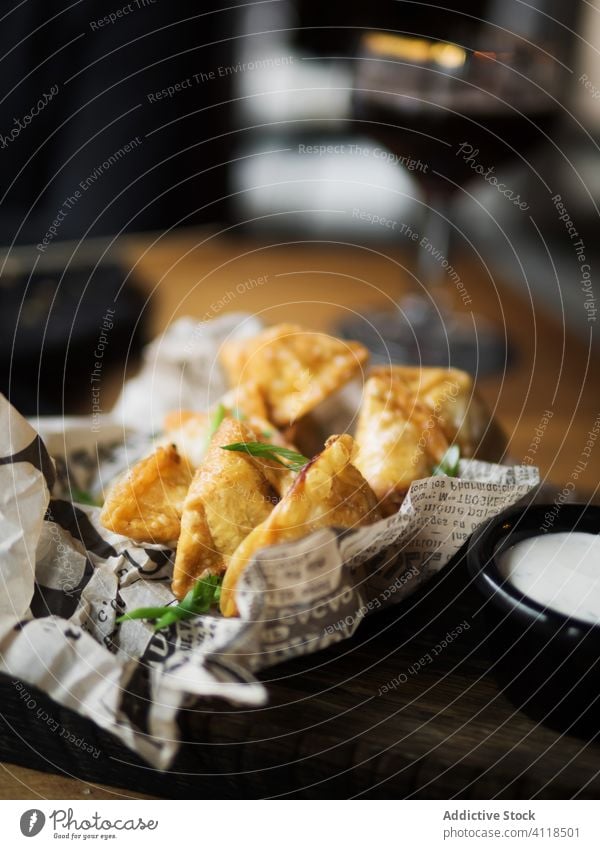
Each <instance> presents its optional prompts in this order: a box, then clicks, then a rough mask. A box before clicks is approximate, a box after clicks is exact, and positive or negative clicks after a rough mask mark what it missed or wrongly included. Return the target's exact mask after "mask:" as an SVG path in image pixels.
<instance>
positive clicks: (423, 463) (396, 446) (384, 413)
mask: <svg viewBox="0 0 600 849" xmlns="http://www.w3.org/2000/svg"><path fill="white" fill-rule="evenodd" d="M356 442H357V444H358V448H359V450H358V454H357V456H356V460H355V465H356V467H357V469H359V470H360V472H361V473H362V474H363V475H364V477H365V479H366V480H367V481H368V482H369V484H370V486H371V488H372V489H373V492H374V493H375V495H376V496H377V498H378V499H379V501H380V503H381V508H382V510H383V512H384V514H385V515H389V514H391V513H393V512H395V511H396V510H397V509H398V507H399V506H400V504H401V503H402V501H403V499H404V496H405V495H406V491H407V490H408V488H409V486H410V484H411V483H412V481H413V480H417V479H419V478H426V477H429V475H430V474H431V469H432V467H433V466H434V465H435V464H436V463H439V461H440V460H441V459H442V457H443V456H444V453H445V451H446V450H447V448H448V440H447V438H446V435H445V433H444V431H443V430H442V429H441V428H440V427H439V425H438V424H436V422H435V420H434V419H433V417H432V415H431V412H430V410H429V408H428V407H426V406H425V405H424V404H422V403H421V402H420V401H418V400H416V399H415V398H414V396H412V395H411V393H410V392H409V391H408V390H407V388H406V386H405V385H404V384H403V383H402V382H401V381H399V380H398V379H397V378H395V377H394V376H393V375H391V374H390V373H389V372H388V373H387V374H386V375H385V376H384V375H381V376H380V375H379V374H375V375H373V376H372V377H370V378H369V379H368V380H367V382H366V383H365V387H364V391H363V400H362V404H361V407H360V412H359V416H358V423H357V427H356Z"/></svg>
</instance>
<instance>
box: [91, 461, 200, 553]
mask: <svg viewBox="0 0 600 849" xmlns="http://www.w3.org/2000/svg"><path fill="white" fill-rule="evenodd" d="M191 480H192V470H191V469H190V467H189V465H188V463H187V462H186V461H185V460H184V459H183V458H182V457H181V455H180V454H179V453H178V451H177V449H176V448H175V446H174V445H168V446H161V447H159V448H157V449H156V451H155V452H154V454H151V455H150V457H146V458H144V459H143V460H140V462H139V463H136V465H135V466H134V467H133V468H132V469H131V470H130V471H129V472H128V473H127V474H126V475H125V476H124V477H122V478H121V479H120V480H118V481H117V482H116V483H115V484H114V486H113V487H112V488H111V489H110V490H109V492H108V495H107V497H106V501H105V503H104V507H103V508H102V512H101V513H100V522H101V523H102V525H103V526H104V527H105V528H107V529H108V530H109V531H114V532H115V533H117V534H122V535H123V536H126V537H130V539H133V540H135V541H136V542H156V543H162V544H165V545H169V544H171V543H173V542H174V541H175V540H176V539H177V538H178V536H179V530H180V523H181V513H182V510H183V502H184V499H185V496H186V493H187V491H188V488H189V485H190V482H191Z"/></svg>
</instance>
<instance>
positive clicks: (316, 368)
mask: <svg viewBox="0 0 600 849" xmlns="http://www.w3.org/2000/svg"><path fill="white" fill-rule="evenodd" d="M220 358H221V362H222V364H223V367H224V368H225V371H226V373H227V376H228V378H229V382H230V384H231V385H232V386H233V387H236V386H238V385H240V384H242V385H243V384H244V383H246V382H248V381H253V382H254V383H255V384H257V385H258V387H259V388H260V390H261V392H262V394H263V396H264V399H265V401H266V404H267V410H268V416H267V418H269V419H270V420H271V421H273V422H274V423H275V424H276V425H277V426H278V427H288V426H289V425H290V424H292V423H293V422H294V421H296V419H299V418H301V417H302V416H303V415H304V414H305V413H307V412H309V410H312V409H313V408H314V407H315V406H316V405H317V404H319V402H320V401H322V400H323V399H324V398H326V397H327V396H328V395H331V394H332V393H333V392H335V391H336V390H338V389H340V388H341V387H342V386H343V385H344V384H345V383H347V382H348V381H349V380H351V379H352V378H353V377H354V376H355V375H356V374H357V373H359V372H360V371H361V369H362V367H363V366H364V364H365V363H366V361H367V359H368V352H367V349H366V348H365V347H364V346H363V345H361V344H360V343H359V342H347V341H343V340H340V339H335V338H334V337H332V336H328V335H327V334H326V333H320V332H316V331H311V330H306V329H305V328H303V327H300V326H299V325H297V324H278V325H276V326H274V327H270V328H268V329H267V330H264V331H263V332H262V333H260V334H259V335H258V336H255V337H253V338H252V339H244V340H240V341H237V340H236V341H229V342H227V343H226V344H225V345H223V347H222V349H221V351H220Z"/></svg>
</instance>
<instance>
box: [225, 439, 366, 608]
mask: <svg viewBox="0 0 600 849" xmlns="http://www.w3.org/2000/svg"><path fill="white" fill-rule="evenodd" d="M355 450H356V449H355V443H354V440H353V439H352V437H351V436H349V435H348V434H343V435H342V436H331V437H330V438H329V439H328V440H327V443H326V445H325V448H324V449H323V451H322V452H321V453H320V454H318V455H317V456H316V457H315V458H314V459H313V460H311V461H310V463H308V464H307V465H306V466H305V467H304V468H303V469H302V471H301V472H300V473H299V474H298V476H297V477H296V479H295V480H294V483H293V484H292V486H291V487H290V488H289V490H288V491H287V492H286V494H285V495H284V496H283V498H282V500H281V501H280V502H279V504H278V505H277V506H276V507H275V509H274V510H273V512H272V513H270V515H269V516H268V518H267V519H266V520H265V521H264V522H263V523H262V524H260V525H258V526H257V527H256V528H255V529H254V530H253V531H252V533H250V534H249V535H248V536H247V537H246V539H245V540H244V541H243V542H242V543H241V544H240V546H239V547H238V548H237V549H236V551H235V553H234V554H233V556H232V557H231V559H230V561H229V564H228V566H227V571H226V573H225V577H224V579H223V586H222V588H221V611H222V613H223V614H224V615H225V616H235V615H236V613H237V608H236V604H235V598H234V593H235V587H236V585H237V582H238V579H239V577H240V575H241V573H242V572H243V570H244V569H245V567H246V566H247V564H248V562H249V561H250V559H251V558H252V556H253V555H254V554H255V552H257V551H258V550H259V549H261V548H265V547H266V546H269V545H276V544H277V543H281V542H287V541H290V540H294V539H299V538H300V537H303V536H306V535H307V534H309V533H311V532H312V531H315V530H317V529H318V528H324V527H342V528H353V527H358V526H360V525H368V524H371V523H372V522H375V521H377V519H380V518H381V514H380V512H379V509H378V507H377V500H376V498H375V495H374V493H373V492H372V490H371V488H370V487H369V485H368V483H367V482H366V481H365V479H364V478H363V476H362V475H361V474H360V472H359V471H358V470H357V469H356V468H355V467H354V465H353V464H352V463H353V456H354V454H355Z"/></svg>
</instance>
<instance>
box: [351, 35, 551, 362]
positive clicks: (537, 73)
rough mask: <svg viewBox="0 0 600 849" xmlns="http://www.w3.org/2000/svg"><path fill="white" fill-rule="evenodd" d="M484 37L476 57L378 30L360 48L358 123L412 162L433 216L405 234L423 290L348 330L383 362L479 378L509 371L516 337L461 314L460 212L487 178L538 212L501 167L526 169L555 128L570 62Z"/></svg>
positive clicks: (518, 42)
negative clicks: (454, 239) (454, 211)
mask: <svg viewBox="0 0 600 849" xmlns="http://www.w3.org/2000/svg"><path fill="white" fill-rule="evenodd" d="M472 40H476V39H472ZM479 40H480V41H481V43H482V49H481V50H472V49H469V50H468V49H466V48H464V47H462V46H460V45H458V44H453V43H450V42H442V41H434V40H429V39H425V38H419V37H414V36H407V35H398V34H393V33H389V32H367V33H365V34H364V35H363V37H362V38H361V40H360V43H359V46H358V51H357V57H356V78H355V85H354V110H353V111H354V115H355V118H356V120H357V122H358V123H359V125H361V129H363V130H365V131H366V132H367V133H368V134H369V135H370V136H371V137H374V138H375V140H376V141H378V142H379V143H381V144H382V145H384V146H385V147H387V148H388V149H389V150H391V151H392V152H393V153H395V154H396V156H397V157H398V161H399V162H400V163H404V164H409V163H410V167H411V173H412V175H413V176H414V177H415V178H416V179H417V180H418V182H419V184H420V188H421V191H422V197H423V209H424V216H423V221H420V222H419V221H415V222H405V223H404V225H403V226H402V227H401V228H400V231H401V232H402V233H403V234H404V236H407V235H408V236H409V237H410V240H411V241H412V242H414V245H415V247H416V250H417V261H416V276H417V279H418V281H419V283H420V285H421V292H420V293H419V292H417V291H415V293H414V294H411V295H409V296H407V297H405V298H404V299H403V300H402V301H401V302H399V304H398V310H397V311H396V312H387V313H379V314H367V315H366V316H365V319H366V320H358V321H357V320H353V321H352V322H351V323H350V324H347V325H345V326H344V328H343V332H345V333H347V334H348V335H350V336H352V337H353V338H357V337H358V338H361V339H362V340H363V341H364V342H366V344H367V345H368V346H369V347H370V348H371V350H372V351H373V353H374V354H375V356H376V357H377V358H379V359H389V358H390V357H391V359H392V360H398V361H400V362H413V363H414V362H419V363H423V364H439V365H442V364H450V365H453V366H456V367H459V368H465V369H468V370H469V371H471V372H477V371H478V372H482V371H483V372H486V371H488V372H489V371H495V370H498V369H500V368H503V367H504V366H505V364H506V360H507V346H506V341H505V338H504V334H503V333H502V334H500V333H499V332H498V330H496V328H495V327H494V326H493V325H491V324H490V323H489V322H488V321H486V320H485V319H483V318H482V317H481V316H479V315H476V314H475V313H473V312H464V311H460V312H459V311H457V310H456V309H455V308H453V306H452V304H453V299H454V297H455V295H454V293H453V292H452V282H450V281H449V280H448V274H447V270H448V268H452V266H451V265H450V258H449V255H450V253H451V240H450V236H451V230H452V225H451V205H452V201H453V199H454V197H455V196H456V193H457V191H458V190H459V189H460V187H461V186H463V185H464V184H465V183H466V182H468V181H469V180H472V179H476V178H479V179H480V180H485V181H486V182H487V183H488V184H489V185H492V186H495V187H496V188H497V190H498V191H499V192H502V193H503V194H505V196H506V198H507V202H510V203H513V204H514V205H515V208H517V207H518V209H517V211H518V212H520V214H524V215H526V214H527V208H528V205H527V203H526V201H525V200H524V199H521V198H520V197H519V195H518V191H517V190H516V189H514V188H513V187H507V186H506V184H505V183H504V182H503V181H502V177H501V174H500V172H499V171H498V169H499V167H500V166H502V165H504V164H505V163H506V162H507V161H508V160H510V159H517V158H519V157H521V158H522V159H524V160H525V159H526V157H527V154H528V152H529V151H530V149H531V147H532V146H533V145H535V144H536V143H539V142H540V141H542V140H543V139H544V136H545V134H546V133H548V131H549V130H550V129H551V128H552V125H553V122H554V120H555V117H556V115H557V102H558V101H557V100H556V99H555V98H556V95H557V88H558V86H559V84H560V83H559V81H560V79H561V75H560V70H561V68H562V65H561V63H560V62H559V61H558V60H557V59H556V56H555V55H553V53H552V50H551V49H548V47H551V46H549V45H545V46H543V47H542V46H541V45H535V44H533V43H531V42H530V41H528V40H526V39H523V38H517V37H514V36H513V37H512V38H508V37H504V38H503V43H502V44H498V45H497V46H496V48H495V49H491V48H490V47H489V43H490V41H491V37H490V35H489V33H488V34H487V35H486V34H485V31H484V32H482V33H481V35H480V36H479ZM496 40H497V39H496ZM484 47H485V49H484ZM519 204H520V206H519ZM415 233H416V234H417V235H416V236H415V235H414V234H415ZM463 303H465V300H464V299H463ZM467 305H468V304H467Z"/></svg>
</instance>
